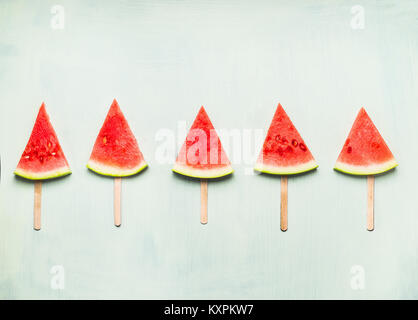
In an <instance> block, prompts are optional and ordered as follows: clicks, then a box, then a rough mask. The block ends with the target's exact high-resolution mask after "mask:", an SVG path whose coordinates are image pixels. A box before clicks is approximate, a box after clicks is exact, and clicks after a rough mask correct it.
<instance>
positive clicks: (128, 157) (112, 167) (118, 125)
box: [87, 99, 147, 177]
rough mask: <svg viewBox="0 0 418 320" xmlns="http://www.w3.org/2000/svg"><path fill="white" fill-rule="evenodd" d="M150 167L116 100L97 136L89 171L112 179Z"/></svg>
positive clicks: (88, 166) (89, 162)
mask: <svg viewBox="0 0 418 320" xmlns="http://www.w3.org/2000/svg"><path fill="white" fill-rule="evenodd" d="M146 167H147V164H146V162H145V160H144V157H143V155H142V153H141V151H140V150H139V147H138V142H137V141H136V139H135V136H134V135H133V133H132V131H131V129H130V128H129V125H128V122H127V121H126V119H125V117H124V115H123V113H122V111H121V110H120V108H119V104H118V103H117V101H116V99H114V100H113V103H112V105H111V106H110V109H109V112H108V114H107V116H106V119H105V121H104V123H103V126H102V128H101V129H100V132H99V135H98V136H97V139H96V143H95V144H94V147H93V151H92V153H91V156H90V160H89V161H88V163H87V168H89V169H90V170H92V171H94V172H96V173H99V174H102V175H106V176H112V177H126V176H131V175H134V174H137V173H139V172H140V171H142V170H143V169H145V168H146Z"/></svg>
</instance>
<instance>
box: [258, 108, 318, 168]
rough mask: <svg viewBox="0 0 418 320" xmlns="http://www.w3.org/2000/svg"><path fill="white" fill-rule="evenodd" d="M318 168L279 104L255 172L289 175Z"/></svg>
mask: <svg viewBox="0 0 418 320" xmlns="http://www.w3.org/2000/svg"><path fill="white" fill-rule="evenodd" d="M317 167H318V165H317V164H316V162H315V159H314V158H313V156H312V154H311V152H310V151H309V149H308V147H307V146H306V144H305V142H304V141H303V139H302V137H301V136H300V134H299V132H298V131H297V130H296V128H295V126H294V125H293V123H292V121H291V120H290V118H289V117H288V115H287V114H286V112H285V111H284V109H283V107H282V105H281V104H280V103H279V105H278V107H277V110H276V113H275V114H274V116H273V120H272V122H271V124H270V128H269V130H268V132H267V136H266V139H265V140H264V144H263V148H262V150H261V152H260V155H259V157H258V160H257V163H256V165H255V168H254V170H256V171H259V172H264V173H270V174H278V175H288V174H297V173H302V172H305V171H309V170H313V169H315V168H317Z"/></svg>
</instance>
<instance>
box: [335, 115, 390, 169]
mask: <svg viewBox="0 0 418 320" xmlns="http://www.w3.org/2000/svg"><path fill="white" fill-rule="evenodd" d="M397 165H398V163H397V162H396V160H395V158H394V156H393V154H392V152H391V151H390V150H389V148H388V146H387V145H386V143H385V140H383V138H382V136H381V135H380V133H379V131H378V130H377V128H376V127H375V125H374V124H373V122H372V120H371V119H370V117H369V116H368V114H367V112H366V110H364V108H361V109H360V111H359V113H358V115H357V118H356V120H355V121H354V124H353V127H352V128H351V131H350V133H349V134H348V137H347V140H346V141H345V144H344V146H343V149H342V150H341V153H340V155H339V157H338V159H337V163H336V164H335V168H334V169H335V170H338V171H341V172H344V173H348V174H354V175H374V174H378V173H383V172H386V171H388V170H391V169H393V168H395V167H396V166H397Z"/></svg>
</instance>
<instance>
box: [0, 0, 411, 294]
mask: <svg viewBox="0 0 418 320" xmlns="http://www.w3.org/2000/svg"><path fill="white" fill-rule="evenodd" d="M56 4H59V5H61V6H62V8H63V9H64V12H65V24H64V28H63V29H56V28H57V26H58V27H59V26H60V24H59V21H58V22H57V21H56V20H54V19H56V14H57V10H56V8H55V9H54V10H52V11H53V13H51V8H53V6H54V5H56ZM355 5H360V6H362V7H361V8H362V9H363V10H364V19H365V20H364V28H363V29H362V28H361V26H362V24H361V21H360V24H359V20H358V19H359V16H358V12H359V11H358V10H359V8H358V7H355V8H354V9H353V10H354V13H352V11H351V10H352V8H353V6H355ZM361 8H360V9H361ZM58 11H59V10H58ZM360 18H361V17H360ZM51 19H52V21H51ZM353 19H354V21H353ZM353 26H354V29H353ZM359 26H360V29H356V28H357V27H359ZM417 34H418V3H417V1H414V0H410V1H406V0H405V1H395V0H393V1H364V0H361V1H271V2H268V1H257V2H255V1H254V2H250V1H201V0H197V1H127V0H126V1H122V0H119V1H113V2H112V4H110V2H109V3H107V2H106V4H104V2H103V1H102V2H99V1H81V0H77V1H76V0H71V1H64V0H62V1H18V0H13V1H12V0H3V1H1V2H0V97H1V101H0V154H1V170H2V172H1V184H0V210H1V211H0V298H11V299H17V298H71V299H76V298H179V299H185V298H358V299H365V298H418V273H417V269H418V255H417V252H418V233H417V230H418V202H417V201H416V198H417V192H418V191H417V189H416V185H417V181H418V180H417V179H418V170H416V168H417V160H416V159H417V158H418V143H417V141H418V128H417V123H418V90H417V88H418V37H417ZM113 98H117V99H118V101H119V103H120V106H121V108H122V110H123V111H124V113H125V115H126V117H127V119H128V121H129V123H130V126H131V128H132V130H133V132H134V133H135V134H136V136H137V138H138V142H139V145H140V148H141V149H142V152H143V153H144V156H145V158H146V160H147V162H148V163H149V169H147V170H146V171H144V172H143V173H142V174H140V175H139V176H137V177H133V178H127V179H123V191H122V197H121V202H122V204H121V206H122V212H123V224H122V226H121V227H120V228H116V227H115V226H114V224H113V180H112V179H109V178H104V177H101V176H98V175H96V174H94V173H91V172H89V171H88V170H87V169H86V167H85V165H86V162H87V160H88V158H89V155H90V152H91V149H92V147H93V144H94V140H95V137H96V135H97V133H98V131H99V129H100V126H101V124H102V122H103V120H104V118H105V115H106V113H107V110H108V108H109V106H110V104H111V102H112V100H113ZM42 101H45V103H46V107H47V110H48V112H49V114H50V116H51V120H52V123H53V125H54V126H55V129H56V131H57V134H58V137H59V138H60V141H61V144H62V146H63V149H64V152H65V153H66V156H67V158H68V161H69V163H70V166H71V169H72V170H73V174H72V175H71V176H69V177H66V178H63V179H60V180H56V181H50V182H45V183H43V192H42V230H41V231H38V232H37V231H34V230H33V228H32V224H33V216H32V214H33V202H34V199H33V183H29V182H26V181H23V180H20V179H16V178H15V177H14V175H13V170H14V168H15V166H16V164H17V162H18V160H19V157H20V155H21V153H22V151H23V148H24V146H25V144H26V142H27V139H28V137H29V134H30V131H31V129H32V125H33V122H34V119H35V116H36V113H37V109H38V107H39V106H40V104H41V102H42ZM279 101H280V102H281V103H282V104H283V106H284V107H285V109H286V111H287V112H288V114H289V116H290V117H291V119H292V120H293V122H294V124H295V125H296V127H297V128H298V129H299V131H300V133H301V135H302V136H303V137H304V140H305V142H306V143H307V145H308V147H309V148H310V149H311V151H312V153H313V155H314V156H315V158H316V160H317V162H318V164H319V168H318V170H316V171H315V172H313V173H310V174H306V175H302V176H298V177H290V178H289V179H288V190H289V194H288V212H289V230H288V231H287V232H285V233H284V232H281V231H280V178H275V177H270V176H265V175H253V174H251V172H252V170H251V167H252V165H253V161H254V159H251V157H250V158H249V157H245V158H246V159H245V160H243V157H242V156H241V157H240V156H239V155H236V154H235V153H234V152H232V149H233V148H232V147H231V145H232V146H236V145H237V144H238V143H235V144H232V142H231V143H229V145H230V146H229V147H227V148H226V149H227V152H228V154H229V156H230V158H231V161H232V164H233V167H234V169H235V173H234V175H233V177H232V178H230V179H225V180H222V181H217V182H209V198H208V200H209V202H208V215H209V217H210V219H209V222H208V224H207V225H202V224H200V223H199V215H200V185H199V181H192V180H188V179H183V178H182V177H180V176H178V175H175V174H173V173H172V172H171V165H172V164H171V163H164V161H161V159H160V156H158V155H159V154H160V153H159V151H160V150H161V146H162V144H163V143H164V141H160V140H158V139H159V137H160V134H161V132H165V131H162V130H163V129H165V130H170V131H172V132H175V133H176V143H182V142H183V141H184V137H185V133H182V134H177V130H178V126H180V127H183V126H184V125H185V128H187V127H188V126H190V125H191V122H192V121H193V119H194V117H195V116H196V114H197V111H198V108H199V107H200V106H201V105H202V104H203V105H204V106H205V108H206V110H207V111H208V113H209V116H210V117H211V119H212V121H213V123H214V125H215V127H216V128H218V129H228V130H231V129H236V130H237V132H238V133H240V134H241V137H242V136H244V135H245V134H246V132H247V133H248V132H250V133H251V136H253V135H254V132H255V130H261V129H262V130H264V131H265V130H266V129H267V128H268V125H269V123H270V120H271V117H272V116H273V113H274V110H275V107H276V105H277V103H278V102H279ZM361 106H364V107H366V110H367V111H368V113H369V115H370V116H371V118H372V119H373V121H374V122H375V124H376V126H377V127H378V128H379V130H380V132H381V133H382V135H383V137H384V138H385V139H386V142H387V143H388V145H389V147H390V148H391V150H392V152H393V153H394V155H395V157H396V159H397V160H398V162H399V164H400V165H399V167H398V168H397V169H396V170H395V171H393V172H391V173H389V174H386V175H383V176H379V177H376V179H375V199H374V200H375V206H374V209H375V230H374V231H373V232H368V231H366V210H367V184H366V179H365V178H356V177H350V176H346V175H342V174H339V173H337V172H334V171H333V170H332V168H333V165H334V162H335V160H336V158H337V156H338V153H339V151H340V148H341V147H342V145H343V143H344V139H345V137H346V135H347V134H348V131H349V129H350V127H351V124H352V122H353V121H354V118H355V116H356V114H357V112H358V110H359V108H360V107H361ZM184 122H186V123H184ZM183 131H184V130H183ZM262 138H263V137H261V140H262ZM257 141H258V142H257V143H254V144H252V145H251V146H252V147H253V148H252V150H250V151H251V153H257V152H258V150H259V148H260V147H261V141H260V139H258V140H257ZM223 142H224V143H225V144H228V143H227V142H226V141H223ZM247 151H248V150H247ZM243 152H244V150H243ZM167 158H168V159H171V160H174V158H175V150H172V153H169V154H168V157H167Z"/></svg>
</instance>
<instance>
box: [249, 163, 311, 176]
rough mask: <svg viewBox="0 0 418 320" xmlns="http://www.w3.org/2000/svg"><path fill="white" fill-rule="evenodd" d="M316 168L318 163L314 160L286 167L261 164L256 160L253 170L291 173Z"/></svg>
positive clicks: (269, 172) (283, 173)
mask: <svg viewBox="0 0 418 320" xmlns="http://www.w3.org/2000/svg"><path fill="white" fill-rule="evenodd" d="M316 168H318V165H317V164H316V162H315V161H313V160H312V161H309V162H307V163H304V164H299V165H295V166H288V167H278V166H273V165H267V164H263V163H261V162H257V163H256V165H255V167H254V170H255V171H257V172H261V173H268V174H275V175H282V176H286V175H293V174H299V173H304V172H308V171H311V170H315V169H316Z"/></svg>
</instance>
